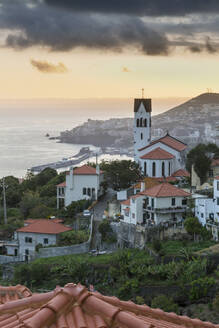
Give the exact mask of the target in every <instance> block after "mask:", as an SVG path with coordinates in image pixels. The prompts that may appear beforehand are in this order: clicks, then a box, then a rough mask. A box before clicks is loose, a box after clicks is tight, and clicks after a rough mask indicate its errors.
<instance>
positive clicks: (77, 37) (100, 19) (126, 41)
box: [0, 3, 168, 55]
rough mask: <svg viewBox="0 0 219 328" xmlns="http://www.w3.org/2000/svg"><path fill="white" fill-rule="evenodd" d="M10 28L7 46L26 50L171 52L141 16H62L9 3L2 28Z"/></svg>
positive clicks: (52, 10)
mask: <svg viewBox="0 0 219 328" xmlns="http://www.w3.org/2000/svg"><path fill="white" fill-rule="evenodd" d="M1 28H2V29H3V28H4V29H6V30H8V29H10V30H13V31H15V32H16V33H9V35H8V37H7V39H6V46H8V47H13V48H27V47H31V46H46V47H48V48H49V49H51V50H52V51H69V50H71V49H74V48H76V47H87V48H90V49H99V50H104V51H106V50H111V51H117V52H119V51H120V52H121V51H122V50H123V49H124V48H127V47H129V48H130V47H131V48H135V49H136V50H137V51H140V52H142V53H144V54H148V55H159V54H167V53H168V40H167V38H166V36H165V35H164V34H163V33H159V32H156V31H154V30H152V29H150V28H149V27H148V26H147V25H146V24H145V23H144V22H143V21H142V20H141V19H140V18H139V17H131V18H129V17H127V16H124V17H120V18H118V17H117V16H110V17H107V16H99V15H87V14H78V13H77V14H76V13H71V12H68V11H63V12H62V13H60V11H59V10H57V9H56V8H49V7H46V6H44V5H42V4H38V6H36V7H28V6H26V5H25V4H22V3H20V4H19V9H18V6H15V5H13V4H11V3H6V4H5V5H3V6H2V7H1V9H0V29H1Z"/></svg>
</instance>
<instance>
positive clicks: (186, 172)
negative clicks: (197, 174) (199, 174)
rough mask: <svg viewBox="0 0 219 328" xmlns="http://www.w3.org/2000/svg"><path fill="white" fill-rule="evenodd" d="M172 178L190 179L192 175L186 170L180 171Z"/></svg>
mask: <svg viewBox="0 0 219 328" xmlns="http://www.w3.org/2000/svg"><path fill="white" fill-rule="evenodd" d="M172 177H190V174H189V172H188V171H186V170H183V169H179V170H178V171H176V172H174V173H173V174H172Z"/></svg>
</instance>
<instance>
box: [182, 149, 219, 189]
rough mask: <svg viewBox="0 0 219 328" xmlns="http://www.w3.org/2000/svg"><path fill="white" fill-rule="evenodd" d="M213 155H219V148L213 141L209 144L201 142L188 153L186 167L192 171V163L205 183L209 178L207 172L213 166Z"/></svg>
mask: <svg viewBox="0 0 219 328" xmlns="http://www.w3.org/2000/svg"><path fill="white" fill-rule="evenodd" d="M212 155H213V157H214V158H216V157H217V156H218V155H219V148H218V147H217V146H216V145H215V144H212V143H209V144H207V145H204V144H199V145H197V146H196V147H194V148H193V149H191V150H190V152H189V153H188V155H187V162H186V167H187V170H188V171H191V169H192V165H194V169H195V171H196V173H197V174H198V176H199V178H200V180H201V183H204V182H205V181H206V178H207V174H208V172H209V170H210V167H211V158H212Z"/></svg>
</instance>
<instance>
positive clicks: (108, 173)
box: [100, 160, 142, 190]
mask: <svg viewBox="0 0 219 328" xmlns="http://www.w3.org/2000/svg"><path fill="white" fill-rule="evenodd" d="M100 168H101V170H103V171H104V173H105V179H106V181H107V182H108V185H109V186H111V187H112V188H113V189H115V190H121V189H127V188H129V187H130V186H131V185H132V184H133V183H135V182H136V181H138V180H139V179H141V178H142V174H141V170H140V168H139V165H138V164H137V163H136V162H134V161H131V160H122V161H119V160H115V161H111V162H107V161H102V162H101V164H100Z"/></svg>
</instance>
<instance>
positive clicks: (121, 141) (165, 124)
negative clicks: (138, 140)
mask: <svg viewBox="0 0 219 328" xmlns="http://www.w3.org/2000/svg"><path fill="white" fill-rule="evenodd" d="M166 131H169V133H170V134H171V135H173V136H175V137H176V138H180V139H181V140H182V141H184V142H185V143H187V144H188V145H189V147H190V148H191V147H193V146H194V145H195V144H197V143H200V142H204V143H206V142H216V143H217V144H218V143H219V93H204V94H201V95H199V96H198V97H195V98H192V99H191V100H189V101H187V102H185V103H183V104H182V105H179V106H177V107H174V108H172V109H170V110H168V111H166V112H165V113H162V114H159V115H156V116H153V117H152V137H153V138H158V137H160V136H162V135H163V134H164V133H166ZM60 140H61V142H68V143H80V144H94V145H96V146H102V147H106V146H111V147H116V148H120V147H122V148H129V147H132V145H133V119H132V118H123V119H110V120H106V121H97V120H88V121H87V122H86V123H84V124H83V125H81V126H78V127H76V128H74V129H72V130H70V131H65V132H61V134H60Z"/></svg>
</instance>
